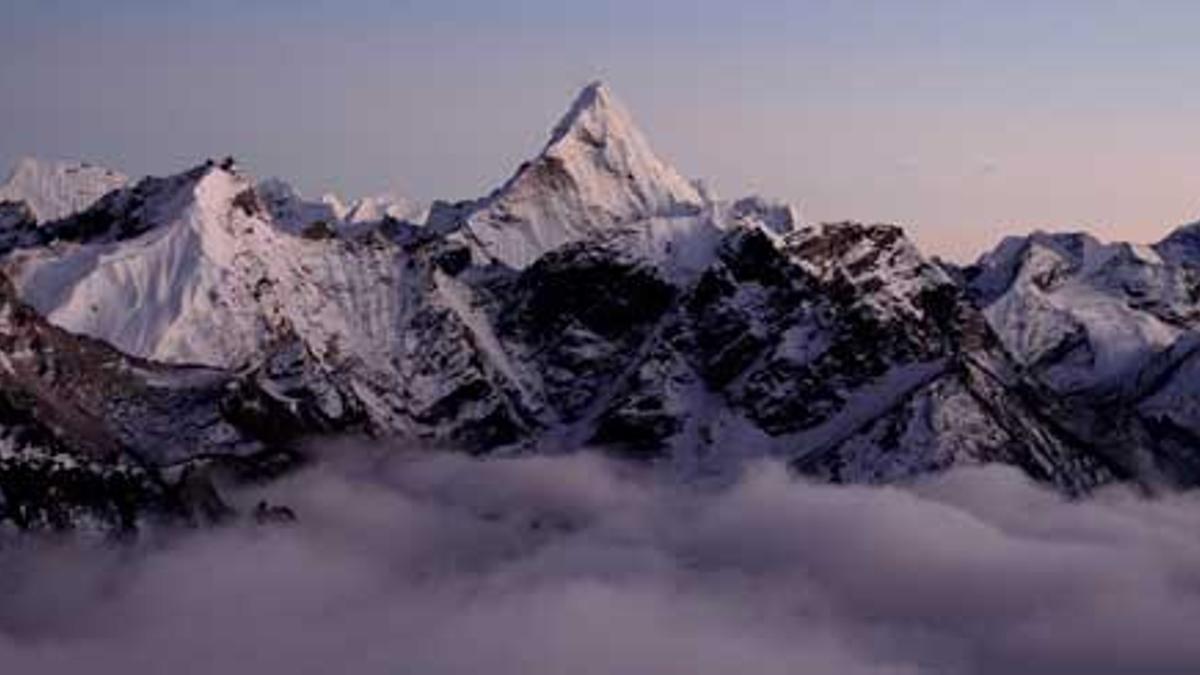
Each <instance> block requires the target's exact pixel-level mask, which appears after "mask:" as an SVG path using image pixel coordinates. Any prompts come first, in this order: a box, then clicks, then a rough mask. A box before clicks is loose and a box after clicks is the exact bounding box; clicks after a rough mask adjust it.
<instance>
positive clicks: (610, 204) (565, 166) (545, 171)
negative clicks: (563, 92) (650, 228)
mask: <svg viewBox="0 0 1200 675" xmlns="http://www.w3.org/2000/svg"><path fill="white" fill-rule="evenodd" d="M703 205H704V198H703V197H702V196H701V194H700V192H699V191H698V190H697V188H696V186H694V185H693V184H692V183H690V182H688V181H687V180H685V179H684V178H683V177H682V176H680V175H679V173H678V172H676V171H675V170H674V169H673V168H671V167H670V166H668V165H667V164H666V163H664V162H663V161H662V160H661V159H659V158H658V157H657V156H656V155H655V154H654V152H653V151H652V150H651V149H650V146H649V144H648V143H647V141H646V139H645V138H644V137H643V136H642V133H641V132H640V131H639V130H638V129H637V127H636V126H635V125H634V123H633V120H632V118H631V117H630V115H629V113H628V112H626V110H625V108H624V107H623V106H622V105H621V104H620V103H619V102H618V101H617V100H616V98H615V97H614V96H613V95H612V93H611V92H609V90H608V89H607V88H606V87H605V86H604V85H603V84H601V83H598V82H597V83H593V84H591V85H589V86H588V87H586V88H585V89H584V90H583V91H582V92H581V93H580V94H579V96H578V97H577V98H576V100H575V102H574V103H573V104H572V105H571V108H570V110H569V111H568V112H567V114H566V115H565V116H564V117H563V118H562V120H561V121H560V122H559V123H558V125H557V126H556V127H555V129H554V131H553V133H552V134H551V137H550V141H549V142H548V143H547V144H546V147H545V148H544V149H543V150H542V152H541V154H539V155H538V156H537V157H536V158H534V159H533V160H531V161H529V162H526V163H525V164H523V165H522V166H521V168H520V169H518V171H517V172H516V174H515V175H514V176H513V177H512V178H511V179H509V181H508V182H507V183H505V184H504V185H503V186H502V187H501V188H499V189H498V190H497V191H496V192H495V193H493V194H492V195H490V196H489V197H487V198H486V199H484V200H482V201H481V202H480V204H479V205H478V206H477V207H476V208H475V210H474V211H473V212H472V213H470V214H469V215H468V216H467V217H466V218H465V223H463V224H462V227H463V228H464V230H465V232H464V236H465V238H466V239H467V240H468V241H470V242H471V243H472V244H474V245H477V246H478V247H479V248H480V249H481V250H480V251H479V253H480V254H481V256H482V257H483V259H493V260H496V261H498V262H500V263H503V264H505V265H507V266H509V267H511V268H514V269H521V268H524V267H526V266H528V265H529V264H530V263H532V262H533V261H534V260H536V259H537V258H538V257H539V256H541V255H542V254H544V253H546V252H548V251H550V250H552V249H554V248H557V247H559V246H562V245H563V244H566V243H569V242H572V241H579V240H581V239H583V238H586V237H587V236H589V235H591V234H594V233H597V232H600V231H603V230H605V229H608V228H612V227H615V226H619V225H622V224H629V223H632V222H635V221H639V220H645V219H647V218H651V217H673V216H686V215H694V214H696V213H698V212H699V211H700V209H701V207H702V206H703Z"/></svg>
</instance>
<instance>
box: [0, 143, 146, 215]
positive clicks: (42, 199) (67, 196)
mask: <svg viewBox="0 0 1200 675" xmlns="http://www.w3.org/2000/svg"><path fill="white" fill-rule="evenodd" d="M128 182H129V178H128V177H127V176H125V175H124V174H122V173H120V172H117V171H113V170H112V169H106V168H104V167H101V166H96V165H94V164H88V163H86V162H65V161H45V160H38V159H34V158H31V157H25V158H22V159H20V160H18V162H17V164H16V166H15V167H14V168H13V170H12V173H11V174H10V175H9V177H8V180H7V181H5V183H4V184H3V185H0V202H4V201H13V202H24V203H25V204H27V205H28V206H29V208H30V209H31V210H32V211H33V214H34V216H35V217H36V219H37V221H38V222H41V223H46V222H51V221H55V220H59V219H61V218H66V217H67V216H70V215H72V214H74V213H78V212H79V211H82V210H84V209H86V208H87V207H89V206H91V205H92V204H93V203H95V202H96V200H97V199H99V198H100V197H103V196H104V195H106V194H108V193H109V192H111V191H113V190H116V189H117V188H120V187H123V186H125V185H126V184H127V183H128Z"/></svg>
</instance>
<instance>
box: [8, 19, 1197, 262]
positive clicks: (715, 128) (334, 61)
mask: <svg viewBox="0 0 1200 675" xmlns="http://www.w3.org/2000/svg"><path fill="white" fill-rule="evenodd" d="M835 4H836V3H834V4H831V3H825V2H805V3H798V4H791V3H781V2H777V1H774V0H755V1H754V2H752V3H750V4H748V5H744V6H739V8H727V7H722V6H720V5H717V4H712V3H699V4H690V3H682V2H678V1H676V0H671V1H670V2H665V3H657V4H655V5H654V6H653V7H641V6H640V5H635V4H634V3H630V2H617V3H610V4H609V5H606V7H603V8H595V7H593V8H580V7H558V6H556V5H555V4H554V3H549V2H545V1H544V0H530V1H527V2H522V3H517V4H515V5H508V6H506V8H497V7H492V6H489V5H488V4H487V3H480V2H470V1H467V0H459V1H458V2H453V3H448V4H444V5H442V6H439V7H430V6H425V4H423V3H400V4H397V3H383V2H377V1H375V0H367V1H364V2H360V3H357V4H356V5H355V9H354V11H350V12H348V11H345V9H344V8H339V6H338V5H335V4H333V3H328V2H321V1H315V0H314V1H309V2H298V3H279V2H273V1H264V2H259V3H255V4H253V5H252V6H250V7H242V6H239V5H234V4H232V3H230V2H227V1H225V0H221V1H219V2H212V3H204V4H203V5H200V4H198V3H172V4H171V5H170V6H160V5H159V4H158V3H148V2H145V1H144V0H120V1H118V2H113V3H105V4H104V6H103V7H96V6H88V5H86V4H84V3H82V2H79V1H78V0H56V1H54V2H32V1H30V0H17V2H16V3H15V5H14V6H13V7H12V9H11V10H10V16H11V20H9V21H7V22H5V25H4V27H0V45H2V46H0V56H4V57H5V58H2V59H0V85H2V86H4V88H5V90H7V91H15V92H21V95H20V96H19V97H14V98H12V99H11V100H9V101H8V102H6V106H7V107H8V108H9V110H8V111H7V113H6V118H7V120H8V124H6V125H4V127H3V128H2V129H0V166H11V165H12V164H13V163H14V162H15V161H16V159H17V158H18V157H20V156H24V155H31V156H37V157H48V158H64V159H79V160H86V161H92V162H95V163H100V164H103V165H106V166H112V167H114V168H117V169H119V170H122V171H125V172H127V173H130V174H131V175H143V174H156V173H157V174H161V173H163V172H164V170H166V169H169V168H170V167H177V166H182V165H185V164H187V162H188V161H191V160H194V159H196V158H202V157H207V156H224V155H229V154H232V155H234V156H236V157H238V158H240V159H241V160H242V162H243V164H244V165H246V166H249V167H253V169H254V173H255V174H256V175H259V176H263V177H269V176H279V177H281V178H284V179H286V180H288V181H289V182H293V183H294V184H295V185H296V186H297V188H299V189H300V190H301V191H302V192H304V193H306V194H320V193H321V192H322V191H326V190H328V191H332V192H336V193H338V194H343V195H367V194H375V193H379V192H384V191H394V192H398V193H399V194H402V195H404V196H407V197H412V198H417V199H420V200H423V201H432V200H434V199H460V198H465V197H470V196H473V195H479V194H486V192H487V191H488V190H490V189H491V188H492V187H494V186H495V185H496V184H497V182H498V181H499V180H502V178H503V177H504V176H507V175H509V174H510V173H511V172H512V171H513V170H514V169H515V167H516V166H517V164H518V163H519V162H520V161H521V160H522V159H524V158H527V157H529V156H531V155H532V154H534V152H536V150H537V148H538V147H540V144H541V142H542V141H544V139H545V134H546V133H547V130H548V129H549V127H550V126H551V124H552V122H553V116H554V115H556V114H558V113H559V112H560V111H561V110H562V109H563V108H564V106H565V105H566V103H567V102H568V101H569V97H570V95H571V93H572V92H573V91H574V90H577V89H578V88H579V87H580V86H582V85H583V84H584V83H586V82H588V81H591V80H594V79H603V80H604V81H606V82H607V83H609V85H610V86H611V87H612V88H613V89H614V90H615V91H616V92H617V94H618V95H619V96H620V97H621V98H622V100H624V101H625V102H626V104H627V106H628V107H629V108H630V109H631V110H632V112H633V113H634V115H635V117H636V119H637V120H638V123H639V125H640V126H641V128H642V129H643V130H644V131H645V132H646V135H647V136H648V138H649V139H650V140H651V142H652V144H653V146H654V147H655V149H656V150H657V151H658V152H659V154H660V155H661V156H663V157H664V158H665V159H666V160H667V161H668V162H669V163H671V164H672V165H674V166H676V167H677V168H679V169H680V171H681V172H682V173H683V174H684V175H686V176H688V177H689V178H701V179H704V180H705V181H706V182H708V183H709V184H710V185H711V186H712V187H713V188H714V189H715V191H716V193H717V194H719V195H722V196H727V197H735V196H740V195H743V194H750V193H757V194H762V195H764V196H768V197H772V198H779V199H783V200H786V201H788V202H791V203H793V204H795V205H796V206H797V207H798V209H799V210H800V213H801V214H802V216H803V217H804V219H805V221H806V222H827V221H840V220H855V221H862V222H889V223H896V224H899V225H901V226H903V227H905V229H906V230H907V231H909V232H910V233H911V234H912V235H913V237H914V238H915V240H916V241H917V242H918V243H919V244H920V245H921V247H922V249H923V250H925V251H926V252H928V253H930V254H937V255H943V256H947V257H950V258H952V259H956V260H966V259H973V258H974V257H975V256H976V255H978V254H979V253H980V252H982V251H985V250H987V249H988V248H990V247H991V246H993V245H995V243H996V242H998V241H999V240H1000V239H1001V238H1002V237H1003V236H1005V235H1007V234H1013V233H1023V232H1029V231H1033V230H1036V229H1044V230H1055V231H1057V230H1087V231H1089V232H1091V233H1093V234H1095V235H1096V236H1097V237H1099V238H1102V239H1104V240H1130V241H1137V242H1146V241H1153V240H1156V239H1158V238H1160V237H1161V236H1162V235H1164V234H1166V233H1167V232H1169V231H1170V230H1171V229H1172V228H1174V227H1176V226H1178V225H1180V224H1184V223H1188V222H1192V221H1194V220H1196V219H1197V217H1198V216H1200V202H1198V198H1200V190H1197V189H1196V187H1195V186H1194V185H1192V182H1193V181H1191V178H1190V177H1191V176H1194V175H1196V173H1197V172H1196V171H1195V160H1194V159H1193V158H1194V157H1196V156H1198V155H1200V152H1197V151H1200V131H1197V130H1195V128H1194V127H1195V125H1194V124H1193V123H1192V122H1191V119H1192V117H1194V116H1193V115H1192V114H1191V113H1192V112H1194V111H1195V110H1197V109H1200V94H1198V93H1194V92H1192V91H1191V90H1190V88H1189V87H1188V86H1187V82H1188V79H1189V77H1188V73H1187V64H1188V63H1190V62H1192V61H1194V58H1195V57H1196V56H1200V46H1198V45H1194V44H1193V43H1191V42H1190V41H1189V40H1188V37H1189V36H1188V35H1187V28H1186V27H1187V26H1189V25H1194V23H1193V22H1190V21H1187V20H1186V17H1185V16H1181V13H1182V14H1184V15H1191V14H1194V15H1195V17H1194V18H1198V19H1200V8H1191V7H1185V8H1182V9H1179V10H1178V11H1176V12H1175V13H1173V14H1170V15H1168V14H1166V13H1156V12H1152V11H1146V10H1144V9H1139V8H1137V7H1132V6H1130V5H1128V4H1127V3H1120V2H1105V3H1082V2H1065V3H1056V4H1055V6H1053V7H1041V6H1039V5H1037V4H1036V3H1031V2H1021V3H1018V4H1017V6H1015V7H1014V6H1011V5H1010V6H1006V7H1004V8H993V7H987V6H980V5H978V4H976V3H965V4H962V5H955V6H953V7H947V6H944V5H941V4H940V3H932V4H930V5H923V6H921V7H918V8H908V7H905V8H897V7H890V6H886V5H885V4H883V3H867V4H865V5H856V6H855V7H843V6H835ZM223 9H230V10H234V9H236V11H231V12H224V11H222V10H223ZM229 17H236V20H230V19H229ZM897 27H901V28H903V30H898V29H897ZM618 28H620V30H617V29H618ZM447 45H449V46H450V48H447ZM714 45H716V47H714ZM148 53H150V54H153V55H154V58H152V59H147V58H146V54H148ZM431 55H436V59H437V67H436V68H433V67H431V64H430V62H429V57H430V56H431ZM547 56H553V58H547ZM498 102H499V103H498Z"/></svg>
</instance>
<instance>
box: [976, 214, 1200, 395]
mask: <svg viewBox="0 0 1200 675" xmlns="http://www.w3.org/2000/svg"><path fill="white" fill-rule="evenodd" d="M973 274H974V277H973V279H972V282H971V283H972V288H973V290H974V291H975V293H976V296H977V297H978V298H979V299H980V301H981V303H982V304H983V305H984V306H985V307H986V309H985V313H986V315H987V317H988V320H989V322H990V323H991V325H992V326H993V328H995V330H996V331H997V333H998V334H999V335H1000V337H1001V339H1002V340H1003V341H1004V344H1005V346H1006V347H1007V348H1008V349H1009V351H1010V352H1011V353H1012V354H1014V355H1015V356H1016V357H1017V358H1018V359H1019V360H1020V361H1021V362H1022V363H1024V364H1026V365H1028V366H1030V367H1033V368H1035V369H1036V370H1038V371H1039V372H1040V373H1041V374H1042V376H1043V377H1044V379H1045V380H1046V381H1047V382H1049V383H1050V384H1052V385H1054V386H1055V387H1056V388H1057V389H1060V390H1062V391H1068V392H1070V391H1079V390H1083V389H1087V388H1091V387H1102V386H1107V385H1112V384H1114V383H1116V382H1119V381H1120V379H1121V378H1122V377H1125V376H1129V375H1130V374H1132V373H1135V372H1136V371H1137V370H1138V369H1140V368H1141V367H1143V366H1144V365H1145V363H1146V362H1147V360H1148V359H1150V358H1151V357H1152V356H1153V355H1154V354H1155V353H1157V352H1159V351H1161V350H1163V349H1165V348H1167V347H1169V346H1170V345H1171V344H1172V343H1173V342H1174V341H1175V340H1177V339H1178V338H1179V337H1180V336H1181V335H1182V334H1183V333H1184V332H1186V331H1188V330H1190V329H1191V328H1192V327H1193V326H1195V325H1197V324H1196V320H1197V318H1200V314H1198V313H1197V305H1196V301H1195V299H1194V298H1193V297H1192V295H1193V292H1192V290H1191V289H1192V288H1193V287H1194V281H1193V275H1192V274H1191V273H1190V272H1188V271H1187V270H1186V269H1184V268H1182V267H1179V266H1176V265H1170V264H1167V263H1166V262H1165V261H1164V260H1163V258H1162V257H1160V256H1159V255H1158V253H1156V252H1155V251H1154V250H1153V249H1151V248H1148V247H1141V246H1136V245H1132V244H1123V243H1115V244H1102V243H1100V242H1099V241H1097V240H1095V239H1094V238H1092V237H1090V236H1087V235H1084V234H1060V235H1051V234H1044V233H1036V234H1034V235H1031V236H1029V237H1024V238H1010V239H1009V240H1006V241H1005V242H1004V243H1002V244H1001V245H1000V247H999V248H998V249H997V250H996V251H994V252H992V253H990V254H988V255H986V256H984V257H983V258H982V259H981V260H980V262H979V263H978V264H977V265H976V268H975V270H974V271H973Z"/></svg>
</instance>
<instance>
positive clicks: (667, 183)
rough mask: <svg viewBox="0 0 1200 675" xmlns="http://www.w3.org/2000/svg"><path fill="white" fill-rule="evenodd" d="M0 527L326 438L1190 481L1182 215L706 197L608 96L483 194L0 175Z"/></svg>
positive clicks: (160, 508) (489, 449)
mask: <svg viewBox="0 0 1200 675" xmlns="http://www.w3.org/2000/svg"><path fill="white" fill-rule="evenodd" d="M0 253H2V258H0V271H2V272H3V276H4V278H3V281H2V283H0V520H3V521H6V522H8V523H10V524H12V525H14V526H16V527H19V528H46V527H50V528H61V527H78V526H82V525H86V526H89V527H97V528H100V529H116V530H120V531H124V530H130V529H134V528H136V527H137V525H138V523H139V522H141V521H142V520H143V519H145V518H149V517H162V516H168V517H181V518H185V519H192V520H205V519H213V518H220V517H222V516H223V515H224V514H226V513H227V511H228V509H227V507H226V506H225V505H224V503H223V502H222V500H221V497H220V494H219V491H218V489H217V487H216V486H217V485H218V484H219V482H220V481H218V480H217V479H216V478H215V477H214V476H217V475H220V476H230V475H232V476H234V477H236V478H237V479H255V478H263V477H270V476H272V475H275V474H276V473H277V472H279V471H283V470H286V468H287V467H289V466H291V465H292V464H293V463H295V462H297V461H301V459H302V458H301V455H300V454H299V453H298V452H297V447H298V446H297V444H298V443H299V442H300V441H301V440H303V439H306V438H310V437H313V436H321V435H327V434H362V435H366V436H368V437H375V438H393V437H394V438H401V439H406V440H407V441H410V442H413V443H418V444H420V445H422V446H428V447H430V448H446V449H454V450H457V451H464V452H470V453H476V454H481V455H483V454H487V455H513V454H522V453H565V452H572V451H576V450H579V449H581V448H587V449H593V450H596V451H601V452H607V453H610V454H613V455H616V456H619V457H623V458H627V459H629V460H631V461H636V462H641V463H645V464H647V465H649V466H651V467H653V469H654V470H656V471H661V472H663V473H665V474H667V475H670V476H676V477H680V478H682V479H684V480H689V481H707V480H715V481H720V480H723V479H724V478H726V477H728V476H730V475H732V474H733V473H735V472H736V470H737V469H738V467H740V466H742V465H743V464H744V463H745V462H747V461H749V460H753V459H757V458H763V457H770V458H774V459H777V460H780V461H783V462H786V463H787V464H788V465H789V466H791V467H792V468H793V469H794V470H796V471H797V472H800V473H803V474H807V475H810V476H813V477H814V478H817V479H822V480H828V481H834V482H846V483H886V482H894V481H904V480H909V479H912V478H915V477H918V476H921V475H923V474H926V473H929V472H933V471H940V470H943V469H946V468H949V467H952V466H957V465H964V464H980V463H993V462H999V463H1005V464H1010V465H1014V466H1016V467H1019V468H1020V469H1021V470H1023V471H1024V472H1026V473H1027V474H1028V475H1029V476H1030V477H1032V478H1033V479H1035V480H1038V481H1041V482H1044V483H1046V484H1049V485H1052V486H1054V487H1056V488H1057V489H1059V490H1061V491H1062V492H1063V493H1064V494H1067V495H1081V494H1086V493H1088V492H1090V491H1091V490H1093V489H1095V488H1097V487H1098V486H1101V485H1105V484H1108V483H1111V482H1115V481H1130V482H1134V483H1137V484H1139V485H1141V486H1144V487H1146V488H1147V489H1152V490H1153V489H1161V488H1170V487H1186V486H1192V485H1196V484H1197V483H1200V380H1198V379H1197V375H1198V374H1200V332H1198V331H1197V328H1200V225H1191V226H1185V227H1182V228H1180V229H1178V230H1176V231H1175V232H1173V233H1172V234H1170V235H1169V236H1168V237H1167V238H1165V239H1164V240H1163V241H1161V242H1159V243H1157V244H1154V245H1135V244H1126V243H1102V242H1100V241H1098V240H1096V239H1095V238H1093V237H1091V236H1089V235H1087V234H1086V233H1059V234H1048V233H1042V232H1038V233H1035V234H1032V235H1029V236H1020V237H1011V238H1009V239H1006V240H1005V241H1003V242H1002V243H1001V244H1000V245H999V246H998V247H997V248H996V249H995V250H993V251H990V252H988V253H986V254H984V255H983V256H982V257H981V258H980V259H979V260H978V261H977V262H976V263H974V264H971V265H953V264H950V263H947V262H945V261H940V260H937V259H933V258H929V257H926V256H925V255H923V254H922V253H921V252H920V251H919V250H918V249H917V247H916V246H915V245H914V244H913V243H912V242H911V241H910V240H909V239H908V238H907V237H906V235H905V233H904V231H903V230H902V229H900V228H898V227H896V226H892V225H882V224H859V223H851V222H845V223H828V224H808V223H804V222H803V221H802V220H801V218H800V216H799V214H798V212H797V211H796V210H795V209H794V208H792V207H791V206H789V205H787V204H785V203H782V202H777V201H773V200H769V199H765V198H762V197H758V196H750V197H745V198H741V199H735V200H722V199H719V198H717V197H716V196H715V195H713V194H712V193H711V192H710V191H709V190H707V189H706V188H705V187H704V186H703V185H702V184H700V183H698V182H694V181H690V180H688V179H686V178H684V177H683V176H682V175H681V174H680V173H679V172H678V171H676V170H675V169H674V168H672V167H671V166H670V165H669V164H668V163H666V162H665V161H664V160H663V159H662V158H660V157H659V156H658V155H657V154H655V152H654V151H653V150H652V149H651V147H650V145H649V143H648V142H647V140H646V139H645V137H644V136H643V134H642V133H641V132H640V131H639V130H638V129H637V127H636V126H635V125H634V123H633V121H632V118H631V116H630V114H629V113H628V111H627V110H625V108H624V107H623V106H622V105H621V104H620V102H619V101H618V100H617V99H616V98H615V97H614V95H613V94H612V93H611V92H610V91H609V90H608V89H607V88H606V87H605V86H604V85H602V84H599V83H596V84H592V85H589V86H588V87H586V88H585V89H584V90H583V91H582V92H581V93H580V94H579V95H578V97H577V98H576V99H575V101H574V102H573V103H572V105H571V106H570V108H569V109H568V112H567V113H566V115H565V116H564V117H563V118H562V120H561V121H560V122H559V123H558V124H557V125H556V126H555V128H554V129H553V130H552V133H551V135H550V139H549V141H548V142H547V143H546V145H545V146H544V147H543V148H542V150H541V151H540V152H539V153H538V154H537V155H536V156H535V157H533V158H532V159H530V160H529V161H527V162H524V163H522V164H521V165H520V167H519V168H518V169H517V170H516V171H515V172H514V174H513V175H512V176H511V177H510V178H509V179H508V180H507V181H505V182H504V183H503V184H501V185H500V186H499V187H498V188H496V189H495V190H494V191H493V192H492V193H491V194H488V195H486V196H484V197H481V198H479V199H475V200H471V201H463V202H456V203H449V202H434V203H432V204H431V205H429V206H428V207H425V206H422V205H420V204H418V203H416V202H412V201H410V200H407V199H403V198H400V197H396V196H389V195H385V196H380V197H375V198H369V199H364V200H359V201H357V202H352V203H349V204H346V203H344V202H342V201H341V200H340V199H338V198H337V197H334V196H328V195H327V196H325V197H322V198H320V199H308V198H306V197H304V196H303V195H301V194H300V193H299V192H298V191H297V190H295V189H293V188H292V187H291V186H289V185H288V184H287V183H285V182H283V181H280V180H278V179H271V180H265V181H258V180H255V179H254V178H252V177H251V176H249V175H247V174H246V173H245V172H244V171H243V170H242V169H241V168H240V167H239V166H238V165H237V163H236V162H235V161H234V160H232V159H225V160H221V161H215V160H209V161H206V162H204V163H202V164H200V165H198V166H196V167H194V168H191V169H188V170H186V171H183V172H181V173H178V174H175V175H170V176H166V177H148V178H144V179H141V180H138V181H136V182H135V181H131V180H130V179H128V178H127V177H126V176H124V175H123V174H121V173H119V172H116V171H113V170H109V169H105V168H101V167H96V166H94V165H88V164H81V163H70V162H53V163H51V162H39V161H36V160H22V161H21V162H20V163H19V164H18V166H17V168H16V170H15V171H14V173H13V175H12V177H11V178H10V180H9V181H8V182H7V183H6V184H5V185H4V186H3V187H0Z"/></svg>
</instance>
